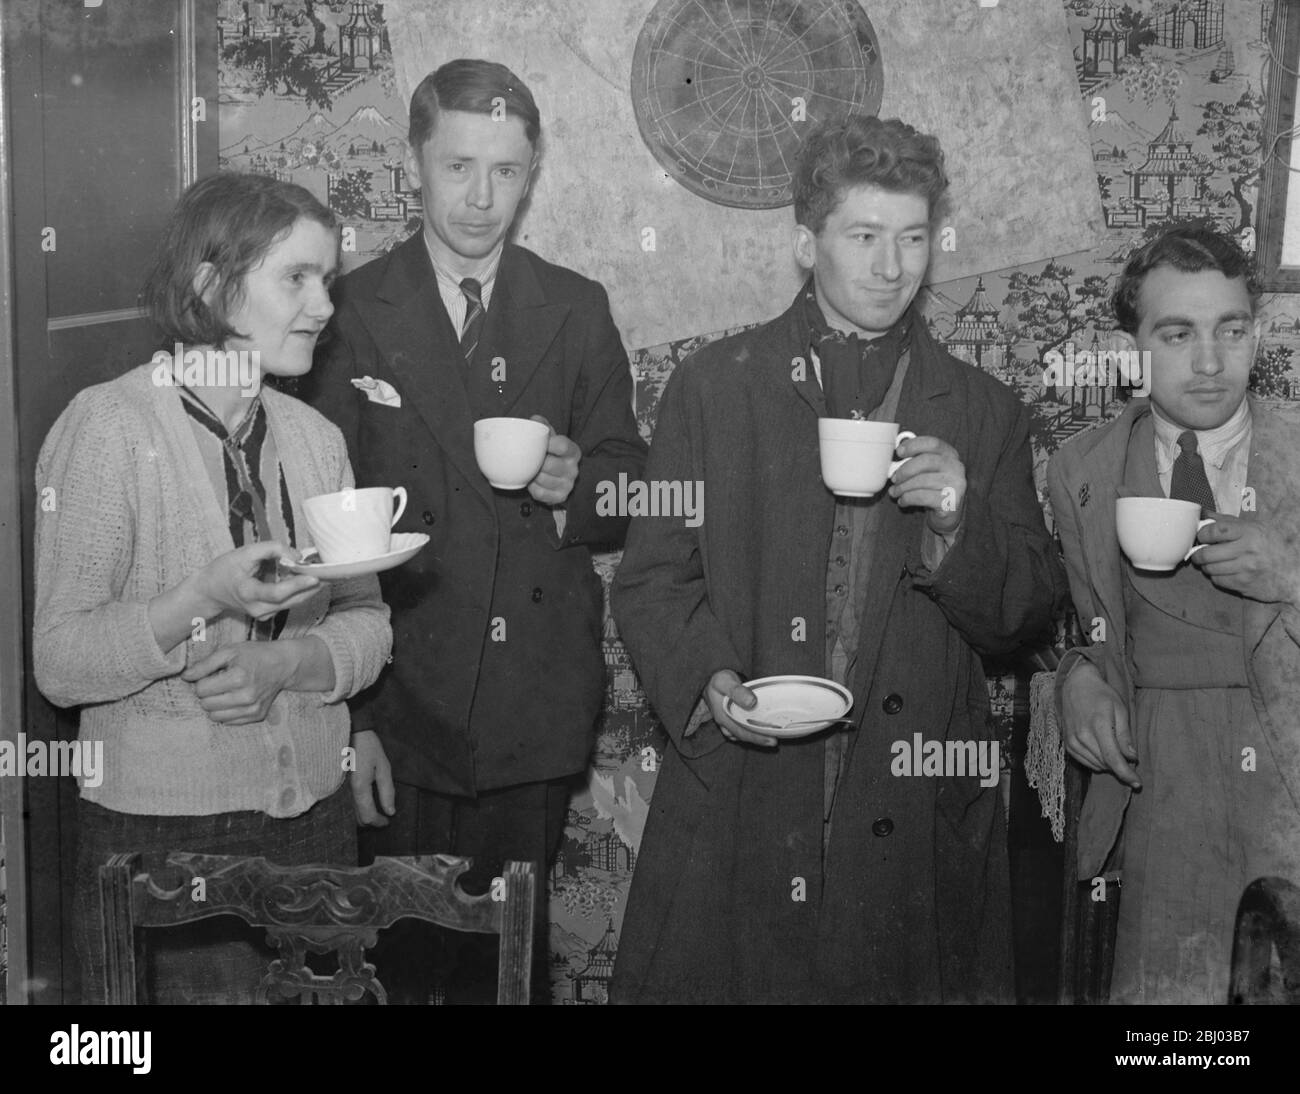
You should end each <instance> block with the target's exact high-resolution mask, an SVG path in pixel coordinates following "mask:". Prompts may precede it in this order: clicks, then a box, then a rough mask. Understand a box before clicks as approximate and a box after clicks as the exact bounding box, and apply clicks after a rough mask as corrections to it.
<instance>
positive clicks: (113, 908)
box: [99, 853, 537, 1005]
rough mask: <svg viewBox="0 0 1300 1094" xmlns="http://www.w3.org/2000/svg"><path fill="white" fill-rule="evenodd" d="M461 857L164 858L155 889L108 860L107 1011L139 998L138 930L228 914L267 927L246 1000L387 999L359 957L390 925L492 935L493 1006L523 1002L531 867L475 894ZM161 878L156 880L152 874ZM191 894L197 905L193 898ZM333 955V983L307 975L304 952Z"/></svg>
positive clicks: (104, 879)
mask: <svg viewBox="0 0 1300 1094" xmlns="http://www.w3.org/2000/svg"><path fill="white" fill-rule="evenodd" d="M468 868H469V860H467V859H463V858H456V857H453V856H451V855H422V856H418V857H411V858H378V859H376V860H375V862H374V863H373V865H371V866H366V867H357V868H351V869H347V868H339V867H332V866H274V865H272V864H271V863H268V862H267V861H266V859H264V858H245V857H239V856H228V855H197V854H181V853H175V854H172V855H170V856H168V859H167V872H166V874H167V880H166V882H165V885H166V887H164V886H163V885H160V884H159V883H158V881H157V880H156V879H155V878H154V877H153V876H151V875H150V874H149V873H147V872H145V871H144V870H143V869H142V868H141V856H140V855H139V854H137V853H126V854H119V855H114V856H113V858H111V859H110V860H109V862H108V863H107V864H106V865H104V866H101V867H100V869H99V885H100V894H101V896H102V899H103V913H102V914H103V926H104V932H103V945H104V951H105V953H104V956H105V981H106V989H107V997H108V1002H109V1003H129V1004H134V1003H136V1002H138V1001H139V995H140V991H139V985H140V984H141V983H142V981H143V976H142V974H143V972H144V970H145V968H146V962H147V945H146V935H147V932H148V931H149V930H151V929H154V928H161V927H170V926H174V925H176V924H181V923H192V922H194V921H196V920H200V919H207V918H210V917H212V916H221V915H233V916H238V917H239V918H240V919H243V920H244V921H245V922H247V923H249V924H252V925H253V926H255V927H261V928H265V929H266V933H267V943H268V945H271V946H273V947H275V948H276V949H277V950H278V951H279V954H280V956H279V958H278V959H276V960H273V961H271V962H270V965H269V967H268V969H267V972H266V975H265V976H264V977H263V978H262V982H261V984H260V985H259V987H258V989H257V1002H258V1003H267V1002H268V1001H270V1000H271V999H272V998H277V997H281V998H285V999H292V998H294V997H297V999H298V1001H299V1002H300V1003H305V1004H306V1003H319V1004H327V1003H333V1004H338V1003H345V1002H355V1001H358V1000H361V999H362V998H363V997H364V996H365V995H366V994H367V993H369V994H370V995H373V996H374V997H375V999H376V1001H377V1002H379V1003H387V1001H388V998H387V993H386V991H385V989H384V986H383V985H382V984H381V983H380V981H379V979H378V977H377V976H376V975H375V974H376V969H375V966H374V965H372V964H370V963H368V962H367V961H366V959H365V951H366V950H367V949H368V948H370V947H372V946H374V945H375V943H376V941H377V936H378V932H379V931H380V930H382V929H383V928H385V927H389V926H391V925H392V924H393V923H395V922H396V921H397V920H399V919H404V918H411V919H420V920H424V921H426V922H429V923H435V924H438V925H439V926H441V927H446V928H450V929H452V930H457V931H470V932H475V933H480V934H499V935H500V936H501V943H500V949H499V953H500V967H499V971H498V976H497V1003H499V1004H514V1005H519V1004H527V1003H528V1001H529V979H530V971H531V968H532V954H533V916H534V909H535V893H536V885H537V878H536V872H535V869H534V866H533V864H532V863H530V862H509V863H507V864H506V870H505V874H504V875H503V877H502V878H501V879H498V881H497V882H495V883H494V885H493V891H489V892H487V893H484V894H483V895H482V896H468V895H466V893H465V892H464V891H463V890H462V889H461V888H460V886H459V884H458V883H457V879H458V878H459V876H460V875H461V874H463V873H464V872H465V871H466V870H467V869H468ZM160 874H161V872H160ZM200 892H201V893H202V898H203V899H201V900H199V899H195V897H196V896H197V895H198V894H199V893H200ZM331 952H332V953H336V954H337V955H338V962H339V968H338V971H337V972H335V973H334V974H333V975H332V976H320V975H317V974H316V973H315V972H314V971H313V970H312V969H310V968H308V967H307V964H306V960H307V955H308V954H325V953H331Z"/></svg>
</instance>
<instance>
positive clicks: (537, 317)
mask: <svg viewBox="0 0 1300 1094" xmlns="http://www.w3.org/2000/svg"><path fill="white" fill-rule="evenodd" d="M568 315H569V308H568V306H567V305H564V304H551V303H548V302H547V299H546V294H545V292H544V291H543V289H542V285H541V283H540V282H539V281H538V280H537V274H536V273H535V272H534V270H533V267H532V264H531V263H530V262H529V261H528V257H527V255H525V254H524V252H523V251H521V250H520V249H519V248H518V247H515V246H513V245H512V244H509V243H507V244H506V246H505V249H504V250H503V251H502V253H501V266H500V269H499V271H498V273H497V284H496V287H495V288H494V289H493V293H492V302H491V304H490V305H489V307H488V312H487V317H486V318H485V320H484V322H483V341H484V344H485V347H486V353H485V352H483V348H480V353H479V360H478V361H477V362H476V367H478V368H490V367H491V362H492V360H493V359H494V358H498V357H499V358H501V360H502V361H504V362H505V369H506V387H505V395H506V403H505V408H504V411H503V412H504V413H507V414H508V413H510V411H511V410H512V409H513V407H514V406H515V404H516V403H517V402H518V401H519V399H520V397H521V396H522V395H523V393H524V391H525V390H526V389H527V387H528V383H529V381H530V380H531V379H532V376H533V373H534V372H536V371H537V366H538V365H539V364H540V363H541V361H542V357H543V356H544V355H545V353H546V351H547V350H548V349H549V348H550V346H551V343H552V342H554V341H555V338H556V335H558V334H559V333H560V328H561V327H562V326H564V321H565V320H566V319H567V318H568ZM552 424H558V423H552Z"/></svg>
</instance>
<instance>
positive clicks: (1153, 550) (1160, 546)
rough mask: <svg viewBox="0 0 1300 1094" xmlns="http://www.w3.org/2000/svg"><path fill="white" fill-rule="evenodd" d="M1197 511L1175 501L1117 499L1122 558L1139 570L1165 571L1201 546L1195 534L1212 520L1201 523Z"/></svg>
mask: <svg viewBox="0 0 1300 1094" xmlns="http://www.w3.org/2000/svg"><path fill="white" fill-rule="evenodd" d="M1200 518H1201V507H1200V506H1199V505H1197V504H1196V502H1194V501H1180V500H1178V499H1176V498H1118V499H1117V500H1116V502H1115V530H1116V531H1117V532H1118V534H1119V545H1120V547H1122V548H1123V549H1124V554H1126V555H1127V556H1128V559H1129V561H1130V562H1131V563H1133V565H1134V566H1136V567H1137V568H1138V569H1139V570H1160V571H1169V570H1173V569H1175V568H1176V567H1177V566H1178V564H1179V563H1180V562H1186V561H1187V560H1188V559H1189V558H1191V557H1192V555H1194V554H1195V553H1196V552H1197V551H1199V550H1200V549H1201V548H1202V547H1204V546H1205V544H1204V543H1197V542H1196V533H1197V532H1199V531H1200V530H1201V529H1202V528H1204V527H1205V526H1206V525H1207V524H1213V523H1214V521H1212V520H1209V519H1207V520H1201V519H1200Z"/></svg>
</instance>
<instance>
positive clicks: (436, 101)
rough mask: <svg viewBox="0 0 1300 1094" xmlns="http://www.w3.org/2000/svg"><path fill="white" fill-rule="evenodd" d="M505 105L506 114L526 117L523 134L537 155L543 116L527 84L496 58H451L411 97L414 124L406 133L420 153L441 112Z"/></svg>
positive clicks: (487, 111)
mask: <svg viewBox="0 0 1300 1094" xmlns="http://www.w3.org/2000/svg"><path fill="white" fill-rule="evenodd" d="M502 105H504V107H505V111H506V117H511V116H517V117H519V118H522V119H523V123H524V133H525V134H526V135H527V137H528V143H529V144H531V145H532V146H533V152H534V154H536V152H537V142H538V140H540V139H541V136H542V116H541V114H540V113H539V112H538V109H537V103H536V102H534V101H533V93H532V92H531V91H529V90H528V85H527V84H526V83H524V81H523V80H521V79H520V78H519V77H518V76H516V75H515V74H514V73H513V72H511V71H510V69H508V68H506V66H505V65H502V64H498V63H497V62H496V61H482V60H479V59H477V58H473V57H461V58H460V59H459V60H455V61H448V62H447V63H446V64H445V65H443V66H441V67H440V68H438V69H437V70H436V71H434V72H430V73H429V75H427V76H426V77H425V78H424V79H423V80H421V81H420V86H419V87H417V88H416V89H415V93H414V94H413V95H412V96H411V127H410V130H409V131H408V134H407V137H408V139H409V141H410V143H411V149H412V150H413V151H414V152H415V153H416V155H419V152H420V149H421V148H422V147H424V142H425V141H427V140H428V139H429V137H430V135H431V134H432V133H433V127H434V124H435V123H436V122H437V120H438V114H439V112H440V111H443V110H463V111H465V112H466V113H467V114H491V113H492V112H493V111H494V110H496V109H497V108H498V107H500V106H502Z"/></svg>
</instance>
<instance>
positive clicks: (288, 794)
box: [280, 786, 298, 809]
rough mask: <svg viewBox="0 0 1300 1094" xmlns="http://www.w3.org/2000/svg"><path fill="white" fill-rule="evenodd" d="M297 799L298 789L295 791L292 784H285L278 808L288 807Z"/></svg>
mask: <svg viewBox="0 0 1300 1094" xmlns="http://www.w3.org/2000/svg"><path fill="white" fill-rule="evenodd" d="M297 800H298V791H296V790H295V789H294V788H293V787H292V786H287V787H285V789H284V792H283V793H282V794H281V795H280V808H281V809H288V808H289V807H290V806H291V805H293V803H294V802H296V801H297Z"/></svg>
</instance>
